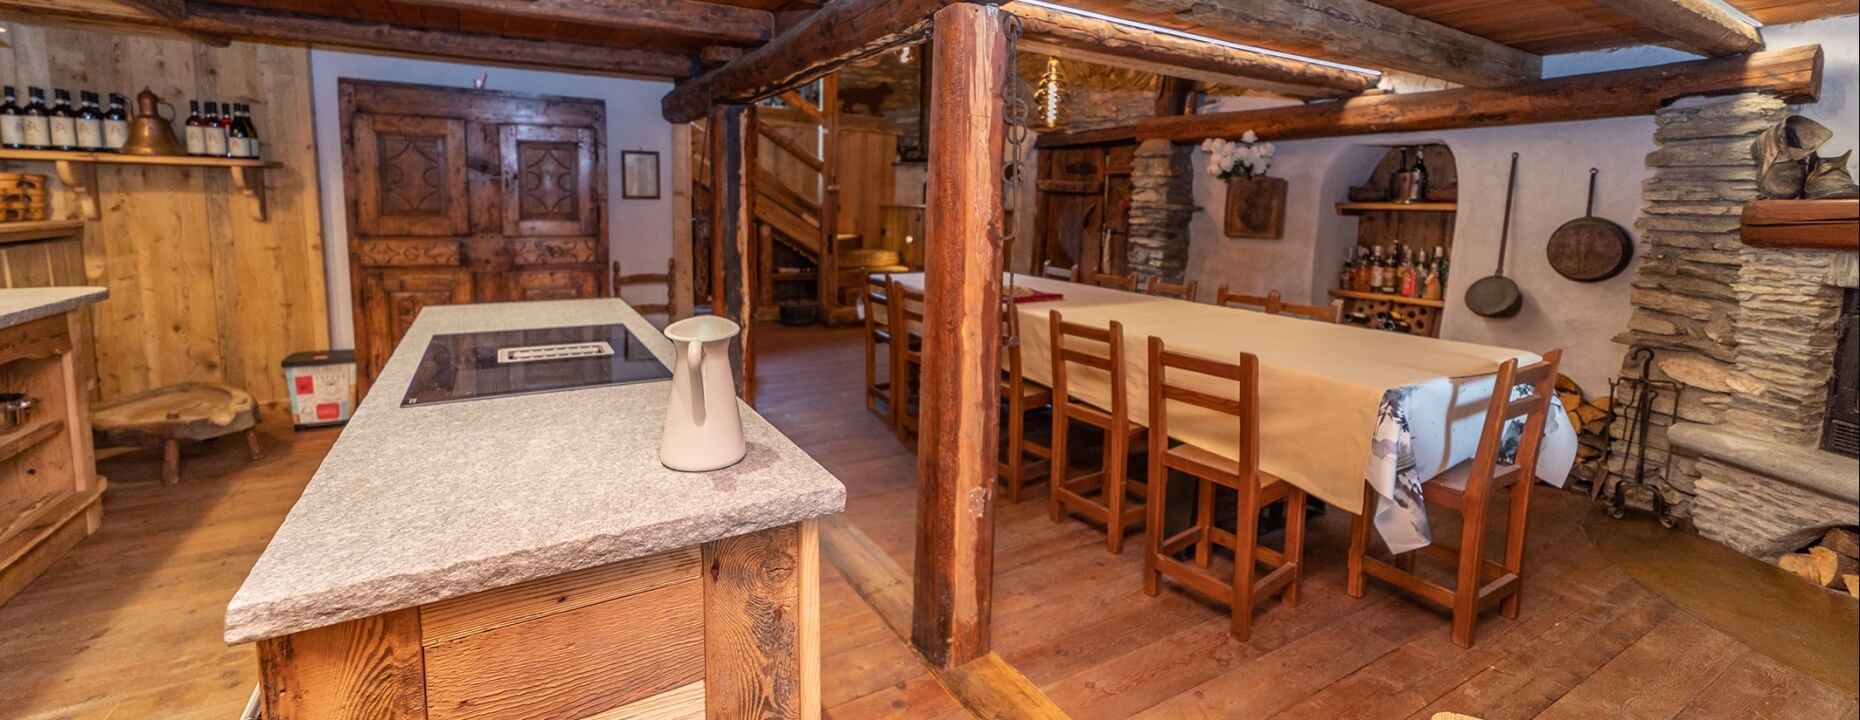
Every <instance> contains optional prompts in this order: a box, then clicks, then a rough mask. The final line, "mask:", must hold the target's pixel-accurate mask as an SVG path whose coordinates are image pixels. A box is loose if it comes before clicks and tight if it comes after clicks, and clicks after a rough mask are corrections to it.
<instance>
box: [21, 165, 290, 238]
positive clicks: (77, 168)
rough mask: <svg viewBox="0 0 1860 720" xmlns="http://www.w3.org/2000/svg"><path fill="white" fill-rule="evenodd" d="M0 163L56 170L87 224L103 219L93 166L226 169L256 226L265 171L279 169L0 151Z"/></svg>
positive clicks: (262, 217) (261, 218)
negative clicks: (38, 165) (41, 165)
mask: <svg viewBox="0 0 1860 720" xmlns="http://www.w3.org/2000/svg"><path fill="white" fill-rule="evenodd" d="M0 160H17V161H25V162H49V163H52V164H53V165H54V166H55V167H56V168H57V170H58V179H59V180H62V181H64V183H65V185H66V186H67V187H70V188H71V192H72V193H73V194H75V195H76V196H77V198H78V206H79V209H80V210H81V211H82V212H83V214H84V217H85V218H86V219H89V220H101V219H103V212H102V206H101V205H99V204H98V202H97V169H96V166H97V165H98V164H105V165H155V166H167V167H207V168H226V170H227V171H228V172H230V173H232V184H233V187H234V188H236V189H237V190H238V191H239V194H241V195H244V196H245V199H246V207H247V208H248V209H249V210H250V211H251V213H252V219H253V220H257V221H259V222H264V221H265V178H264V171H265V168H275V167H280V166H279V165H278V163H275V162H267V161H265V160H248V159H242V158H216V157H195V156H192V155H118V154H115V153H93V152H63V151H59V150H0Z"/></svg>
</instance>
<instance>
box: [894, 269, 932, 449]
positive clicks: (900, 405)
mask: <svg viewBox="0 0 1860 720" xmlns="http://www.w3.org/2000/svg"><path fill="white" fill-rule="evenodd" d="M887 297H889V298H890V299H891V305H890V311H891V322H890V326H891V378H890V382H891V425H892V428H893V429H895V430H896V431H897V434H898V441H899V442H906V441H909V440H910V437H911V436H912V435H915V434H917V404H916V402H915V400H916V398H917V376H918V370H919V369H920V368H921V367H922V366H923V364H924V350H923V328H924V294H923V293H921V292H918V291H916V290H911V289H908V288H906V287H904V284H903V283H900V282H898V281H897V280H892V281H891V292H890V293H889V294H888V295H887Z"/></svg>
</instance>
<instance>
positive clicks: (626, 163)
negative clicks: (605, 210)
mask: <svg viewBox="0 0 1860 720" xmlns="http://www.w3.org/2000/svg"><path fill="white" fill-rule="evenodd" d="M620 197H622V198H626V199H629V200H656V199H658V197H659V154H658V153H656V152H650V151H646V150H621V151H620Z"/></svg>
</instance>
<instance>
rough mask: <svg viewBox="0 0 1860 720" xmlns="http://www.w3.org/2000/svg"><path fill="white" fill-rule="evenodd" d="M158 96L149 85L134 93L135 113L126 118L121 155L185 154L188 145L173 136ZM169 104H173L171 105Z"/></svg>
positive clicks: (172, 130)
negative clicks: (126, 128)
mask: <svg viewBox="0 0 1860 720" xmlns="http://www.w3.org/2000/svg"><path fill="white" fill-rule="evenodd" d="M161 104H162V101H161V97H160V96H158V95H156V94H155V92H154V91H152V90H149V89H148V88H146V87H144V88H142V92H139V93H136V117H135V119H133V120H130V121H129V139H127V140H125V141H123V149H122V151H121V152H122V153H123V154H124V155H186V154H187V148H184V147H182V146H181V143H180V141H178V140H175V139H174V127H173V126H172V125H170V124H169V122H170V121H169V120H168V118H164V117H162V116H161V109H160V106H161ZM171 107H172V106H171Z"/></svg>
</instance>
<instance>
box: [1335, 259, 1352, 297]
mask: <svg viewBox="0 0 1860 720" xmlns="http://www.w3.org/2000/svg"><path fill="white" fill-rule="evenodd" d="M1353 287H1356V254H1355V253H1354V252H1352V253H1351V254H1350V255H1349V256H1348V257H1345V258H1344V259H1343V269H1342V270H1339V271H1338V272H1337V289H1338V290H1349V289H1351V288H1353Z"/></svg>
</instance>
